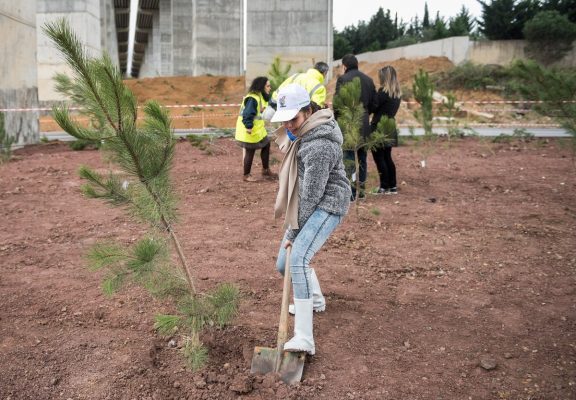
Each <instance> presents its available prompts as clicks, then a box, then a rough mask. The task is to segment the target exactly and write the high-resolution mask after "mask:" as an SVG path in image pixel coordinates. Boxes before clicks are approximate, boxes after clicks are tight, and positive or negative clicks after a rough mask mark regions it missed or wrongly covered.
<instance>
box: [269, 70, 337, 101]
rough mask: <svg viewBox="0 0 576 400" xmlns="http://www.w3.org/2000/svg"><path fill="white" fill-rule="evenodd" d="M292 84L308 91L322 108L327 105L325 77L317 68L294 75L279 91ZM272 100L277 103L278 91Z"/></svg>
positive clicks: (283, 83)
mask: <svg viewBox="0 0 576 400" xmlns="http://www.w3.org/2000/svg"><path fill="white" fill-rule="evenodd" d="M291 83H297V84H299V85H300V86H302V87H303V88H304V89H306V91H307V92H308V94H309V95H310V99H311V100H312V101H313V102H314V103H316V104H318V105H319V106H320V107H324V105H325V104H326V86H324V75H322V73H321V72H320V71H318V70H317V69H316V68H310V69H309V70H308V71H306V72H303V73H298V74H294V75H292V76H291V77H289V78H288V79H286V80H285V81H284V82H282V84H281V85H280V87H279V88H278V89H280V88H282V87H284V86H286V85H289V84H291ZM272 99H273V100H274V102H277V100H278V90H276V91H275V92H274V93H273V94H272Z"/></svg>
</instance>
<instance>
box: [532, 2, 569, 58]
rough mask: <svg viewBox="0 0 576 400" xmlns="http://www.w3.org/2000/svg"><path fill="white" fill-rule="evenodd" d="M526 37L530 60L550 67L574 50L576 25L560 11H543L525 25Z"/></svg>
mask: <svg viewBox="0 0 576 400" xmlns="http://www.w3.org/2000/svg"><path fill="white" fill-rule="evenodd" d="M524 36H525V37H526V41H527V42H528V45H527V46H526V50H527V53H528V54H529V55H530V58H532V59H534V60H537V61H539V62H541V63H542V64H544V65H548V64H552V63H554V62H555V61H558V60H560V59H562V57H564V55H566V53H567V52H569V51H570V50H571V49H572V43H573V42H574V40H575V39H576V24H575V23H573V22H571V21H570V20H569V19H568V18H567V17H566V16H565V15H561V14H560V13H559V12H558V11H541V12H539V13H538V14H536V16H535V17H534V18H532V19H531V20H530V21H528V22H527V23H526V24H525V25H524Z"/></svg>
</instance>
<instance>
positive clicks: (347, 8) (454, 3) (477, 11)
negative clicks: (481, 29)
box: [333, 0, 482, 31]
mask: <svg viewBox="0 0 576 400" xmlns="http://www.w3.org/2000/svg"><path fill="white" fill-rule="evenodd" d="M424 3H428V14H429V16H430V20H433V19H434V18H435V17H436V12H438V11H440V16H441V17H444V18H446V19H447V18H449V17H454V16H456V15H457V14H458V13H459V12H460V9H461V8H462V6H465V7H466V8H467V9H468V12H469V13H470V15H471V16H472V17H476V18H479V17H480V16H481V14H482V6H481V5H480V3H478V2H477V1H476V0H398V1H390V0H358V1H354V0H333V9H334V10H333V12H334V14H333V17H334V18H333V19H334V21H333V22H334V28H335V29H337V30H338V31H341V30H342V29H344V28H345V27H346V26H350V25H357V24H358V22H359V21H361V20H364V21H366V22H368V21H369V20H370V17H372V16H373V15H374V14H376V12H377V11H378V8H379V7H382V9H383V10H384V12H386V10H390V15H391V16H392V19H394V15H395V14H396V13H398V20H399V21H400V19H402V20H403V21H404V22H410V20H411V19H412V18H414V17H415V16H416V15H418V18H419V19H420V20H422V18H423V17H424Z"/></svg>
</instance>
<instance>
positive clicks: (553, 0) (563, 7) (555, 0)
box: [541, 0, 576, 23]
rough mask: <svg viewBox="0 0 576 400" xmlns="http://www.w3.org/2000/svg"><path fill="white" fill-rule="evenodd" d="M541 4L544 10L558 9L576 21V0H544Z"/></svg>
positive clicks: (572, 20)
mask: <svg viewBox="0 0 576 400" xmlns="http://www.w3.org/2000/svg"><path fill="white" fill-rule="evenodd" d="M541 6H542V10H543V11H558V12H559V13H560V14H561V15H564V16H566V17H567V18H568V19H569V20H570V21H571V22H573V23H576V0H544V1H543V2H542V4H541Z"/></svg>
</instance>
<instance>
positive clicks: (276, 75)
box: [268, 57, 292, 93]
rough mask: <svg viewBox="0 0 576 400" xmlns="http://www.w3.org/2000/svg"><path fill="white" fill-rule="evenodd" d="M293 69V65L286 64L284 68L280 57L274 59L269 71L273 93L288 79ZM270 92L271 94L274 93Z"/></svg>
mask: <svg viewBox="0 0 576 400" xmlns="http://www.w3.org/2000/svg"><path fill="white" fill-rule="evenodd" d="M291 69H292V64H286V65H285V66H282V61H281V60H280V57H274V61H273V62H272V64H271V65H270V69H269V70H268V79H269V80H270V86H271V87H272V92H274V91H275V90H276V89H278V88H279V87H280V85H281V84H282V82H284V81H285V80H286V79H287V78H288V74H289V73H290V70H291ZM272 92H270V93H272Z"/></svg>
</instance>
